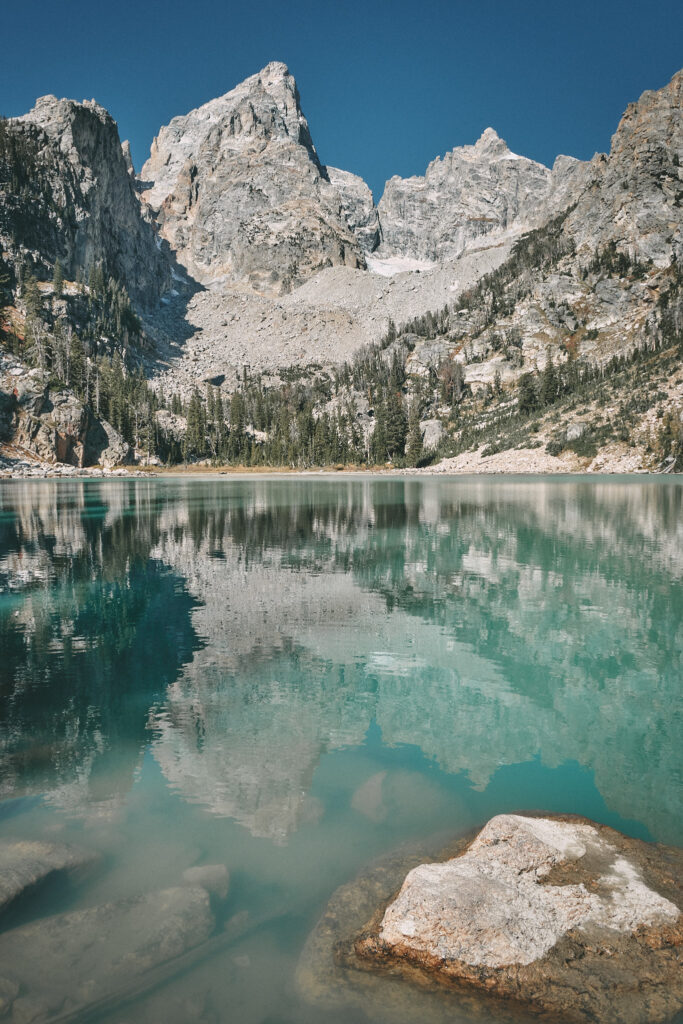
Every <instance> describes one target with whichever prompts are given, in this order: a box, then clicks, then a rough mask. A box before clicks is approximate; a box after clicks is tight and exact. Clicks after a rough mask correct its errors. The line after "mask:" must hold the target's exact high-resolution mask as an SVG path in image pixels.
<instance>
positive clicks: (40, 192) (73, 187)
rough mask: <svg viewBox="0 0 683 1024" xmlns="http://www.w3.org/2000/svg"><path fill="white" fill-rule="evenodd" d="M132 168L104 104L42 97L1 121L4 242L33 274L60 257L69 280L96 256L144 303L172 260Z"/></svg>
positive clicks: (153, 297) (159, 288)
mask: <svg viewBox="0 0 683 1024" xmlns="http://www.w3.org/2000/svg"><path fill="white" fill-rule="evenodd" d="M128 167H129V165H127V162H126V157H125V155H124V152H123V150H122V147H121V142H120V139H119V133H118V128H117V126H116V123H115V121H114V120H113V119H112V117H111V116H110V114H108V113H107V111H106V110H105V109H104V108H103V107H101V106H99V104H97V103H95V102H94V101H88V100H86V101H84V102H83V103H75V102H74V101H72V100H59V99H57V98H56V97H55V96H43V97H42V98H41V99H39V100H38V101H37V102H36V105H35V107H34V108H33V110H31V111H30V112H29V113H28V114H24V115H23V117H19V118H13V119H11V120H9V121H6V122H4V123H3V124H2V126H0V247H1V248H2V249H3V250H4V251H5V252H6V253H8V254H9V256H10V258H11V261H12V262H13V263H14V265H15V267H17V269H18V268H19V266H21V265H23V268H24V269H27V268H28V269H29V270H32V271H33V272H34V273H35V274H36V275H37V276H38V277H39V278H40V277H47V276H50V277H51V276H52V272H53V269H54V264H55V263H56V261H57V260H59V261H60V263H61V265H62V269H63V271H64V275H65V277H67V278H68V279H70V280H75V279H76V277H77V276H78V274H79V272H80V273H81V274H84V275H85V276H86V277H87V275H88V272H89V270H90V269H91V268H92V267H93V266H94V265H96V264H100V265H101V266H102V268H103V270H104V272H105V274H106V275H113V276H114V277H115V278H117V279H118V280H120V281H121V282H123V283H125V285H126V287H127V288H128V291H129V293H130V295H131V297H132V298H133V299H134V300H135V301H136V302H137V304H138V305H139V306H140V307H141V308H149V307H151V306H154V305H156V303H157V302H158V300H159V297H160V296H161V294H162V293H163V291H164V290H165V289H166V288H167V287H168V285H169V282H170V279H171V277H170V267H169V263H168V260H167V259H166V258H165V257H164V256H163V255H162V253H161V252H160V251H159V247H158V239H157V238H156V236H155V231H154V228H153V226H152V225H151V224H150V223H148V222H147V221H146V220H144V219H143V218H142V217H141V216H140V204H139V202H138V199H137V195H136V192H135V186H134V182H133V180H132V179H131V176H130V174H129V170H128Z"/></svg>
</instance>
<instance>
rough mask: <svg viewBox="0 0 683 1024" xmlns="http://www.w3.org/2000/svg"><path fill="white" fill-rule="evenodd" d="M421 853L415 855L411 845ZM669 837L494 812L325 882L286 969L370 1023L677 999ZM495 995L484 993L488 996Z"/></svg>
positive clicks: (647, 1007)
mask: <svg viewBox="0 0 683 1024" xmlns="http://www.w3.org/2000/svg"><path fill="white" fill-rule="evenodd" d="M425 854H426V856H425ZM682 867H683V851H681V850H677V849H673V848H670V847H663V846H659V845H653V844H650V843H645V842H642V841H640V840H635V839H629V838H627V837H626V836H623V835H621V834H620V833H618V832H615V831H614V830H612V829H610V828H607V827H605V826H602V825H596V824H595V823H593V822H590V821H588V820H586V819H583V818H577V817H573V816H561V817H559V816H557V817H556V816H545V817H536V816H520V815H500V816H498V817H496V818H493V819H491V821H490V822H489V823H488V824H487V825H486V826H485V828H484V829H483V830H482V831H481V832H479V833H478V835H476V836H470V837H466V838H463V839H460V840H457V841H456V842H454V843H451V844H450V845H449V846H448V847H447V848H446V849H445V850H441V851H440V852H436V853H435V852H434V848H433V847H432V848H431V849H430V848H423V850H422V851H420V850H417V851H416V850H402V851H398V852H397V853H396V854H393V855H391V856H390V857H387V858H384V859H382V860H381V861H378V862H377V863H375V864H373V865H371V866H370V868H368V870H367V871H365V872H364V873H363V874H362V875H361V876H359V878H357V879H355V880H354V881H352V882H350V883H348V884H347V885H345V886H342V887H341V888H340V889H339V890H337V892H336V893H335V894H334V895H333V896H332V898H331V900H330V902H329V904H328V906H327V908H326V911H325V913H324V914H323V916H322V918H321V919H320V921H319V923H318V924H317V926H316V928H315V929H314V931H313V932H312V933H311V935H310V937H309V939H308V942H307V943H306V947H305V949H304V952H303V954H302V957H301V961H300V963H299V967H298V971H297V982H298V987H299V990H300V992H301V994H302V995H303V996H304V998H306V999H307V1001H309V1002H312V1003H314V1004H315V1005H316V1006H318V1007H319V1008H320V1009H321V1010H325V1011H328V1010H329V1011H332V1010H335V1011H338V1010H339V1009H340V1008H344V1009H346V1010H347V1011H348V1012H349V1013H354V1012H359V1013H360V1012H361V1011H362V1012H367V1011H368V1009H369V1010H370V1011H371V1015H372V1017H373V1019H377V1020H378V1021H382V1022H383V1024H384V1022H386V1024H389V1022H391V1024H413V1022H414V1021H415V1020H420V1021H422V1022H423V1024H426V1022H430V1024H431V1022H434V1024H436V1022H439V1024H442V1022H443V1021H444V1020H446V1019H450V1018H451V1017H453V1018H457V1019H458V1020H462V1021H479V1020H483V1019H485V1020H486V1021H488V1022H490V1021H491V1020H494V1019H495V1020H496V1021H498V1022H502V1021H505V1022H509V1021H513V1020H518V1019H519V1012H520V1009H523V1010H526V1011H531V1012H534V1013H538V1012H546V1013H548V1014H550V1015H552V1016H554V1017H556V1018H561V1019H563V1020H566V1021H572V1020H573V1021H578V1022H585V1021H588V1020H591V1021H594V1020H599V1021H601V1024H611V1022H614V1024H644V1022H650V1021H651V1022H656V1021H663V1020H667V1019H669V1018H671V1017H672V1016H674V1015H675V1014H676V1012H677V1011H678V1010H680V1008H681V1006H682V1005H683V980H682V978H681V972H680V966H679V960H678V953H679V950H680V946H681V938H682V936H683V927H682V923H683V922H682V917H681V913H680V905H681V882H680V880H681V876H682V871H681V868H682ZM492 996H497V997H498V998H491V997H492Z"/></svg>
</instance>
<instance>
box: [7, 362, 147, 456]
mask: <svg viewBox="0 0 683 1024" xmlns="http://www.w3.org/2000/svg"><path fill="white" fill-rule="evenodd" d="M15 369H16V368H15ZM0 370H1V367H0ZM0 441H5V442H10V443H12V444H14V445H18V446H19V447H21V448H24V449H27V450H28V451H30V452H31V453H32V454H33V455H34V456H35V457H36V458H39V459H41V460H43V461H45V462H50V463H54V462H63V463H67V464H68V465H71V466H77V467H79V468H80V467H83V466H92V465H96V464H99V465H100V466H103V467H106V468H111V467H112V466H118V465H121V464H124V463H129V462H130V461H131V450H130V446H129V445H128V444H127V443H126V442H125V441H124V440H123V438H122V437H121V436H120V434H119V433H118V432H117V431H116V430H114V428H113V427H112V426H111V424H110V423H107V421H106V420H102V419H98V418H97V417H96V416H95V415H94V413H93V412H92V410H91V409H90V408H89V406H87V405H84V404H83V403H82V402H81V401H80V400H79V399H78V398H76V396H75V395H74V394H73V392H71V391H68V390H65V389H63V390H59V391H53V390H52V389H51V388H50V387H49V386H48V376H47V374H46V373H43V372H42V371H40V370H30V371H28V372H21V373H20V374H19V375H17V376H11V375H10V376H3V375H2V374H1V372H0Z"/></svg>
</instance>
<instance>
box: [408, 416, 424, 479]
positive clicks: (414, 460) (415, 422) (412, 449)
mask: <svg viewBox="0 0 683 1024" xmlns="http://www.w3.org/2000/svg"><path fill="white" fill-rule="evenodd" d="M424 454H425V453H424V444H423V441H422V430H421V428H420V408H419V406H418V404H417V402H413V404H412V405H411V407H410V416H409V418H408V445H407V449H406V462H407V463H408V465H409V466H418V465H419V464H420V462H421V461H422V459H423V458H424Z"/></svg>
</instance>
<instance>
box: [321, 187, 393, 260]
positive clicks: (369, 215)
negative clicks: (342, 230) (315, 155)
mask: <svg viewBox="0 0 683 1024" xmlns="http://www.w3.org/2000/svg"><path fill="white" fill-rule="evenodd" d="M326 170H327V175H328V177H329V179H330V184H332V185H334V187H335V188H336V190H337V192H338V193H339V198H340V200H341V206H342V211H343V214H344V218H345V219H346V223H347V224H348V225H349V227H350V228H351V230H352V231H353V233H354V235H355V236H356V238H357V239H358V241H359V243H360V246H361V248H362V250H363V252H367V253H369V252H374V250H375V249H376V248H377V246H378V245H379V243H380V238H381V231H380V224H379V214H378V212H377V207H376V206H375V203H374V200H373V198H372V192H371V191H370V188H369V187H368V185H367V184H366V183H365V182H364V181H363V179H362V178H360V177H359V176H358V175H357V174H351V172H350V171H340V170H339V169H338V168H337V167H327V168H326Z"/></svg>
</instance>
